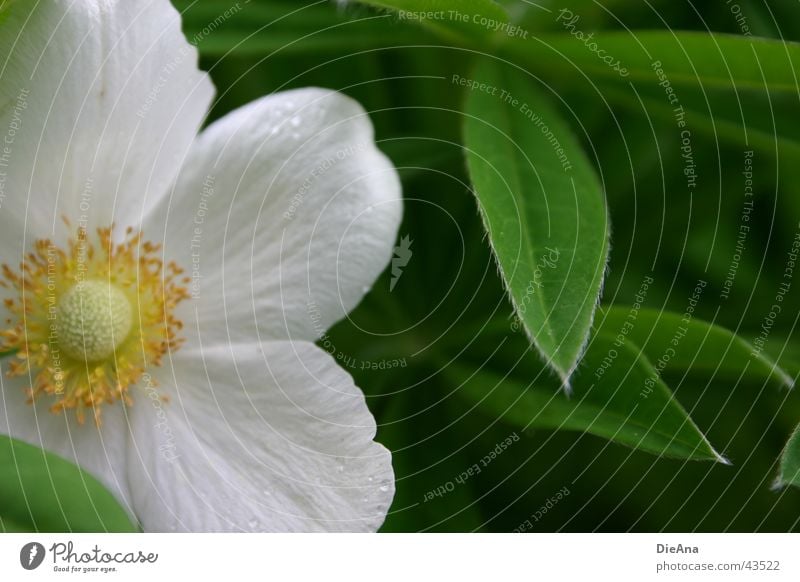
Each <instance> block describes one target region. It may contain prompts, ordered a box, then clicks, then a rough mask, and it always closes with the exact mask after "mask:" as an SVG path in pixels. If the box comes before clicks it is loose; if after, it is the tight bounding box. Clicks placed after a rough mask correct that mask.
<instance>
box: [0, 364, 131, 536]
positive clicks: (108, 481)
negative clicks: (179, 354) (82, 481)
mask: <svg viewBox="0 0 800 582" xmlns="http://www.w3.org/2000/svg"><path fill="white" fill-rule="evenodd" d="M5 373H6V366H5V365H2V366H0V375H1V376H2V377H0V434H7V435H9V436H12V437H14V438H16V439H19V440H22V441H25V442H27V443H30V444H32V445H34V446H37V447H41V448H43V449H46V450H48V451H50V452H51V453H55V454H57V455H59V456H60V457H62V458H64V459H66V460H67V461H69V462H71V463H75V464H76V465H78V466H79V467H80V468H81V469H83V470H84V471H87V472H88V473H90V474H91V475H92V476H93V477H95V478H96V479H97V480H98V481H100V483H102V484H103V485H104V486H105V487H106V488H107V489H108V490H109V491H111V493H112V494H114V496H115V497H116V498H117V500H118V501H119V502H120V504H121V505H122V507H123V508H124V509H125V510H126V511H127V512H128V515H129V516H130V517H131V519H132V520H133V521H134V522H135V521H136V518H135V517H134V514H133V509H132V506H131V502H130V494H129V491H128V473H127V471H128V469H127V466H126V458H127V454H128V448H129V445H128V443H129V439H128V424H127V422H126V419H125V410H124V409H123V408H122V407H121V406H119V405H118V406H113V407H108V408H107V409H106V410H105V412H104V414H105V415H106V416H105V420H104V422H103V425H102V426H101V427H97V426H96V425H95V424H94V423H92V422H87V423H84V424H83V425H80V424H78V422H77V420H76V419H75V415H74V414H58V415H56V414H52V413H51V412H50V410H49V407H50V403H49V402H47V400H46V399H43V400H40V401H39V402H37V403H36V405H34V406H31V405H30V404H28V403H27V395H26V389H27V388H28V387H29V386H30V379H29V378H28V377H27V376H18V377H16V378H7V377H6V375H5ZM4 478H6V479H12V478H13V477H11V476H9V475H5V476H4Z"/></svg>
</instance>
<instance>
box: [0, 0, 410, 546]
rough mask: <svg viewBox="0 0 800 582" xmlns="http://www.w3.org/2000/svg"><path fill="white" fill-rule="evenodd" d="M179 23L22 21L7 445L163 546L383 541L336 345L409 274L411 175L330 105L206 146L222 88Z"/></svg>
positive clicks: (5, 29) (3, 231)
mask: <svg viewBox="0 0 800 582" xmlns="http://www.w3.org/2000/svg"><path fill="white" fill-rule="evenodd" d="M34 6H35V7H34ZM180 26H181V22H180V17H179V15H178V13H177V12H176V11H175V10H174V9H173V8H172V6H171V5H170V3H169V2H168V1H167V0H91V1H90V0H80V1H67V0H40V1H39V2H36V3H31V2H25V1H19V2H13V3H11V4H10V5H8V6H7V7H6V8H3V9H2V11H0V140H2V141H0V226H2V228H0V262H3V263H5V265H6V266H5V267H4V274H3V275H4V277H5V283H6V284H5V287H4V288H2V289H0V291H2V293H3V296H4V298H5V299H6V307H7V313H6V315H5V317H4V322H5V320H6V319H8V323H4V324H3V326H2V327H1V328H0V329H3V330H4V331H3V332H2V342H3V344H4V348H5V349H18V350H19V352H18V353H17V354H16V355H15V356H13V357H7V358H5V359H4V360H2V361H0V365H1V366H2V372H3V374H2V393H0V396H2V398H1V399H0V432H3V433H6V434H9V435H11V436H13V437H16V438H19V439H23V440H25V441H27V442H29V443H32V444H34V445H37V446H41V447H43V448H45V449H47V450H50V451H52V452H55V453H57V454H59V455H61V456H62V457H64V458H66V459H68V460H70V461H72V462H75V463H77V464H78V465H80V466H81V467H82V468H84V469H85V470H87V471H89V472H90V473H92V474H93V475H95V476H96V477H97V478H98V479H99V480H100V481H101V482H102V483H103V484H104V485H105V486H106V487H108V488H109V489H110V490H111V491H112V492H113V493H114V494H115V495H116V497H117V498H118V499H119V501H120V502H121V503H122V504H123V506H124V507H125V508H127V510H128V511H129V513H130V514H131V516H133V517H134V518H135V519H137V520H138V522H139V523H140V524H141V526H142V528H143V529H144V530H146V531H183V530H189V531H231V530H232V531H241V530H247V531H251V530H254V531H309V530H311V531H317V530H334V531H342V530H346V531H351V530H357V531H363V530H376V529H377V528H378V527H379V526H380V524H381V523H382V522H383V520H384V517H385V515H386V512H387V510H388V507H389V505H390V503H391V500H392V496H393V493H394V484H393V473H392V468H391V456H390V454H389V452H388V451H387V450H386V449H384V448H383V447H382V446H381V445H379V444H377V443H375V442H373V440H372V439H373V437H374V435H375V422H374V419H373V418H372V416H371V415H370V413H369V411H368V409H367V406H366V404H365V398H364V395H363V394H362V393H361V391H360V390H359V389H358V388H357V387H356V386H355V385H354V384H353V381H352V379H351V378H350V376H349V375H348V374H347V373H345V372H344V371H343V370H342V369H341V368H340V367H339V366H338V365H337V364H336V358H335V357H334V356H335V355H340V354H338V352H336V353H334V355H330V354H329V353H326V351H323V350H322V349H320V348H318V347H317V346H315V345H314V343H313V342H314V341H315V340H317V339H318V338H319V337H320V335H321V334H322V333H324V331H325V330H326V329H327V328H328V327H329V326H330V325H331V324H332V323H334V322H335V321H337V320H338V319H340V318H341V317H343V316H344V315H346V314H347V312H348V311H349V310H350V309H352V308H353V307H354V306H355V305H356V304H357V303H358V302H359V301H360V299H361V298H362V297H363V295H364V293H365V292H366V291H367V289H368V288H369V286H370V285H371V284H372V282H373V281H374V280H375V278H376V277H377V275H378V274H379V273H380V272H381V271H382V270H383V268H384V267H385V266H386V265H387V264H388V261H389V259H390V257H391V252H392V251H391V249H392V243H393V241H394V238H395V236H396V233H397V229H398V226H399V221H400V216H401V202H400V186H399V182H398V178H397V175H396V172H395V170H394V168H393V167H392V166H391V164H390V163H389V162H388V161H387V159H386V158H385V157H384V156H383V155H382V154H381V153H380V152H379V151H378V149H377V148H376V146H375V144H374V139H373V131H372V126H371V124H370V121H369V119H368V118H367V115H366V113H365V112H364V111H363V109H362V108H361V107H360V106H359V105H358V104H357V103H355V102H354V101H352V100H351V99H349V98H347V97H345V96H343V95H341V94H339V93H335V92H332V91H327V90H322V89H302V90H295V91H287V92H284V93H278V94H275V95H270V96H268V97H265V98H263V99H259V100H258V101H255V102H253V103H251V104H249V105H247V106H245V107H242V108H241V109H239V110H237V111H234V112H233V113H231V114H229V115H227V116H226V117H224V118H223V119H221V120H219V121H217V122H216V123H213V124H212V125H211V126H210V127H208V128H207V129H205V130H204V131H203V132H202V133H200V135H199V136H198V135H197V132H198V131H199V128H200V126H201V123H202V122H203V119H204V117H205V115H206V113H207V111H208V108H209V106H210V104H211V101H212V97H213V94H214V89H213V86H212V84H211V82H210V80H209V78H208V76H207V75H206V74H205V73H203V72H201V71H199V70H198V69H197V53H196V50H195V48H194V47H193V46H192V45H190V44H189V43H188V42H187V41H186V39H185V38H184V36H183V35H182V33H181V30H180ZM112 225H113V228H112ZM22 263H24V265H22ZM20 269H23V270H22V271H21V270H20ZM21 273H23V274H24V276H21ZM0 351H1V350H0ZM331 351H333V348H332V349H331ZM31 395H32V397H33V402H30V400H31V398H30V397H31Z"/></svg>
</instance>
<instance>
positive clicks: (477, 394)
mask: <svg viewBox="0 0 800 582" xmlns="http://www.w3.org/2000/svg"><path fill="white" fill-rule="evenodd" d="M613 342H614V338H613V337H610V336H607V335H604V334H598V335H595V336H593V338H592V342H591V344H590V345H589V347H588V349H587V351H586V355H585V356H584V358H583V361H582V362H581V366H580V368H579V370H578V371H577V372H576V373H575V376H574V384H573V388H574V394H573V395H572V396H567V395H565V394H564V393H563V392H561V391H559V390H558V387H557V386H553V385H549V384H548V383H547V382H546V379H545V378H543V377H542V374H537V373H535V372H532V371H531V369H530V367H529V366H527V365H525V364H523V365H522V366H521V367H519V368H514V369H512V370H511V372H507V373H506V372H504V373H503V374H501V373H498V372H496V371H493V370H494V369H497V368H499V366H492V365H491V364H489V365H488V366H487V365H484V364H483V363H482V364H481V366H480V367H479V368H478V369H475V370H473V369H471V368H470V367H468V366H465V365H464V364H463V363H460V362H459V363H456V364H453V365H451V366H449V367H448V368H447V370H448V372H449V373H450V374H451V375H452V376H453V379H454V380H456V381H457V382H458V389H457V390H456V393H457V394H458V395H460V396H462V397H464V398H468V399H469V400H470V401H472V402H473V403H474V404H476V405H477V406H480V407H481V408H482V409H483V410H485V411H488V412H491V413H492V414H493V415H496V416H498V417H500V418H501V420H503V421H505V422H507V423H510V424H513V425H515V426H517V427H519V428H520V429H521V430H525V429H528V428H543V429H555V430H575V431H581V432H588V433H590V434H593V435H596V436H600V437H603V438H606V439H609V440H611V441H613V442H616V443H619V444H622V445H626V446H628V447H632V448H634V449H638V450H642V451H647V452H650V453H653V454H656V455H659V456H665V457H674V458H679V459H689V460H713V461H718V462H721V463H728V461H727V460H726V459H725V458H724V457H722V456H720V455H719V454H718V453H717V452H716V451H715V450H714V449H713V448H712V446H711V444H710V443H709V442H708V440H707V439H706V437H705V436H704V435H703V433H702V432H700V430H699V429H698V427H697V426H696V425H695V424H694V422H693V421H692V419H691V418H690V417H689V415H688V413H687V412H686V410H684V408H683V407H682V406H681V404H680V403H679V402H678V401H677V400H676V399H675V397H674V396H673V394H672V392H671V391H670V390H669V388H667V386H666V385H665V384H664V383H663V382H662V381H661V379H660V378H659V376H658V372H656V370H655V369H654V368H653V366H652V364H651V363H650V362H649V361H648V360H647V358H646V357H645V356H644V355H642V354H641V353H640V352H639V350H637V349H634V348H632V347H631V346H629V345H623V346H621V347H615V346H614V343H613ZM525 357H527V358H530V356H525ZM501 369H508V366H507V365H505V366H503V367H502V368H501Z"/></svg>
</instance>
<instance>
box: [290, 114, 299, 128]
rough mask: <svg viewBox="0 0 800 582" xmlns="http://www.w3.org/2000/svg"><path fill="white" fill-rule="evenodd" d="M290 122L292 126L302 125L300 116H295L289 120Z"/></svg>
mask: <svg viewBox="0 0 800 582" xmlns="http://www.w3.org/2000/svg"><path fill="white" fill-rule="evenodd" d="M289 123H290V124H291V126H292V127H300V118H299V117H297V116H295V117H292V118H291V119H290V120H289Z"/></svg>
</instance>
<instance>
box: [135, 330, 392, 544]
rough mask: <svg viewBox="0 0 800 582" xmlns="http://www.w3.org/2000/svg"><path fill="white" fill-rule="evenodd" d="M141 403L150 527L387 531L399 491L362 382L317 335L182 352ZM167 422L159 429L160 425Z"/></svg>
mask: <svg viewBox="0 0 800 582" xmlns="http://www.w3.org/2000/svg"><path fill="white" fill-rule="evenodd" d="M157 372H158V381H159V383H160V385H161V388H162V390H161V391H162V392H163V393H165V394H167V395H168V396H169V397H170V402H169V404H168V405H167V404H164V405H163V406H162V405H160V403H158V401H156V400H153V401H151V402H152V405H151V403H148V402H144V401H140V402H139V403H138V405H137V406H134V407H133V408H132V409H131V422H132V431H131V435H132V442H131V447H132V448H131V450H130V451H129V453H128V463H129V467H128V469H129V470H128V474H129V475H130V479H131V482H130V491H131V495H132V500H133V505H134V509H135V511H136V514H137V515H138V516H139V519H140V520H141V523H142V526H143V528H144V529H145V531H243V530H244V531H375V530H377V529H378V527H379V526H380V525H381V523H382V522H383V520H384V517H385V515H386V512H387V511H388V509H389V505H390V504H391V501H392V497H393V495H394V481H393V472H392V466H391V455H390V454H389V452H388V451H387V450H386V449H385V448H383V447H382V446H381V445H379V444H377V443H375V442H373V440H372V439H373V437H374V435H375V421H374V420H373V418H372V416H371V414H370V412H369V410H368V409H367V406H366V403H365V401H364V396H363V394H362V393H361V391H360V390H359V389H358V388H357V387H356V386H354V385H353V381H352V379H351V378H350V376H349V375H348V374H347V373H346V372H344V371H343V370H342V369H341V368H340V367H339V366H338V365H336V363H335V361H334V360H333V359H332V358H331V357H330V356H329V355H328V354H326V353H325V352H323V351H322V350H320V349H319V348H317V347H316V346H315V345H313V344H310V343H307V342H286V341H282V342H267V343H264V344H262V345H261V346H259V345H257V344H250V345H231V346H216V347H211V348H207V349H203V350H195V349H184V350H180V351H178V352H176V353H175V354H174V356H173V359H172V368H170V366H169V365H165V366H164V367H162V368H158V369H157ZM154 427H155V430H154Z"/></svg>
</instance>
